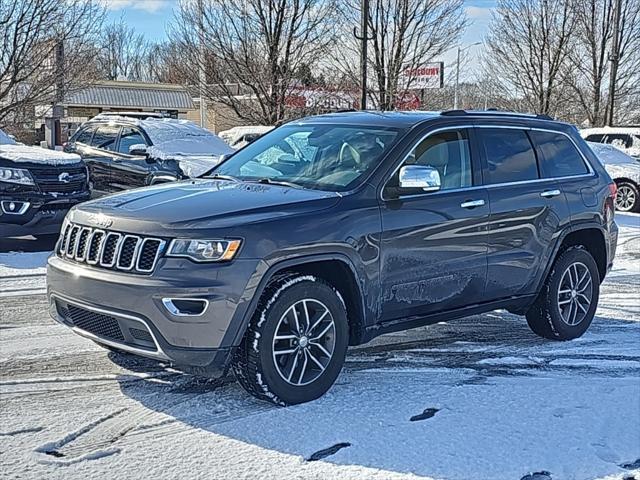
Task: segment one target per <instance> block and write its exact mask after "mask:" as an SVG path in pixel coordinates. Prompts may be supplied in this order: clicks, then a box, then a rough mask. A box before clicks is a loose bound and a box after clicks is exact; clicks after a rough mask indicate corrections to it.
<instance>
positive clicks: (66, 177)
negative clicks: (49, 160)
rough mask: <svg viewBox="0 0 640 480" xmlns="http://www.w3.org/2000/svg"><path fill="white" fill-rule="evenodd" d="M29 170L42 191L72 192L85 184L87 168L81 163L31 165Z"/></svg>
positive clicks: (82, 188) (81, 188)
mask: <svg viewBox="0 0 640 480" xmlns="http://www.w3.org/2000/svg"><path fill="white" fill-rule="evenodd" d="M29 171H30V172H31V175H32V176H33V178H34V180H35V181H36V183H37V185H38V187H39V188H40V191H41V192H43V193H62V194H68V193H74V192H79V191H82V190H84V189H85V188H86V185H87V169H86V167H84V166H83V165H75V166H65V165H60V166H53V165H51V166H45V167H31V168H29Z"/></svg>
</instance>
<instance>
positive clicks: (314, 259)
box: [233, 253, 366, 345]
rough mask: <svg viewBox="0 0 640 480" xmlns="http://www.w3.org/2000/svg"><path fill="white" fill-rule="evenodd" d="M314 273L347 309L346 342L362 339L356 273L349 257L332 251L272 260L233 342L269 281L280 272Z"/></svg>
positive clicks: (361, 308)
mask: <svg viewBox="0 0 640 480" xmlns="http://www.w3.org/2000/svg"><path fill="white" fill-rule="evenodd" d="M289 274H291V275H295V274H299V275H314V276H317V277H318V278H321V279H323V280H324V281H326V282H327V283H329V284H330V285H331V286H332V287H333V288H335V289H336V291H337V292H338V295H339V296H340V297H341V299H342V301H343V302H344V304H345V307H346V310H347V319H348V321H349V344H350V345H358V344H360V343H361V342H362V338H363V336H364V331H365V322H364V319H365V311H366V310H365V304H364V295H363V292H362V287H361V285H360V283H359V282H358V281H357V279H358V278H359V275H358V273H357V271H356V268H355V266H354V264H353V262H352V261H351V259H349V257H348V256H346V255H343V254H339V253H331V254H317V255H310V256H303V257H296V258H292V259H287V260H283V261H280V262H278V263H275V264H274V265H272V266H271V267H270V268H269V269H268V270H267V271H266V272H265V274H264V275H263V277H262V279H261V281H260V283H259V285H258V287H257V289H256V291H255V294H254V295H253V298H252V300H251V302H250V304H249V306H248V308H247V309H246V311H245V313H244V316H243V321H242V325H241V328H239V329H238V332H237V334H236V338H235V340H234V343H233V344H234V345H237V344H238V343H239V342H240V341H242V338H243V337H244V334H245V332H246V330H247V327H248V325H249V322H250V321H251V317H252V316H253V314H254V312H255V309H256V308H257V306H258V302H259V301H260V298H261V297H262V295H263V294H264V292H265V290H266V288H267V286H268V285H269V283H270V282H271V281H272V280H273V279H274V278H276V277H277V276H279V275H289Z"/></svg>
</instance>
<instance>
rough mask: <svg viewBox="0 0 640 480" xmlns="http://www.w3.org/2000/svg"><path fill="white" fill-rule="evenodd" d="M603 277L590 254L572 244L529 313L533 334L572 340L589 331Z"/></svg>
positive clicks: (560, 259) (553, 269) (559, 260)
mask: <svg viewBox="0 0 640 480" xmlns="http://www.w3.org/2000/svg"><path fill="white" fill-rule="evenodd" d="M599 294H600V276H599V273H598V266H597V265H596V262H595V260H594V259H593V257H592V256H591V254H590V253H589V252H588V251H586V250H585V249H584V248H582V247H571V248H569V249H568V250H566V251H564V252H563V253H562V254H561V255H560V256H559V257H558V259H557V260H556V262H555V264H554V266H553V268H552V270H551V273H550V274H549V277H548V278H547V281H546V282H545V284H544V286H543V288H542V291H541V292H540V294H539V295H538V298H537V299H536V301H535V303H534V304H533V306H532V307H531V308H530V309H529V311H528V312H527V314H526V317H527V323H528V324H529V327H531V330H533V331H534V333H536V334H538V335H540V336H541V337H544V338H549V339H552V340H571V339H573V338H577V337H580V336H581V335H582V334H583V333H584V332H586V331H587V329H588V328H589V325H591V321H592V320H593V316H594V315H595V312H596V308H597V306H598V298H599Z"/></svg>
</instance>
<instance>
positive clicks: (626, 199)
mask: <svg viewBox="0 0 640 480" xmlns="http://www.w3.org/2000/svg"><path fill="white" fill-rule="evenodd" d="M635 203H636V192H635V191H634V190H633V188H632V187H631V186H630V185H624V184H623V185H620V186H619V187H618V193H617V194H616V208H617V209H618V210H621V211H623V212H628V211H630V210H631V209H632V208H633V206H634V204H635Z"/></svg>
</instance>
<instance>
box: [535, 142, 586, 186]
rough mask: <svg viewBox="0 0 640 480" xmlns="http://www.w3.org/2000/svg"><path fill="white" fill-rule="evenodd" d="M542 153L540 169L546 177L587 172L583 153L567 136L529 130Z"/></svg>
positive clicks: (567, 175)
mask: <svg viewBox="0 0 640 480" xmlns="http://www.w3.org/2000/svg"><path fill="white" fill-rule="evenodd" d="M529 134H530V135H531V139H532V140H533V143H534V144H535V145H536V147H537V148H538V152H539V153H540V171H541V172H542V176H543V177H544V178H552V177H569V176H572V175H581V174H583V173H587V172H588V169H587V166H586V165H585V163H584V160H583V159H582V155H580V152H578V150H577V149H576V147H575V145H574V144H573V142H572V141H571V140H569V139H568V138H567V137H566V136H564V135H562V134H560V133H553V132H541V131H538V130H532V131H531V132H529Z"/></svg>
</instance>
